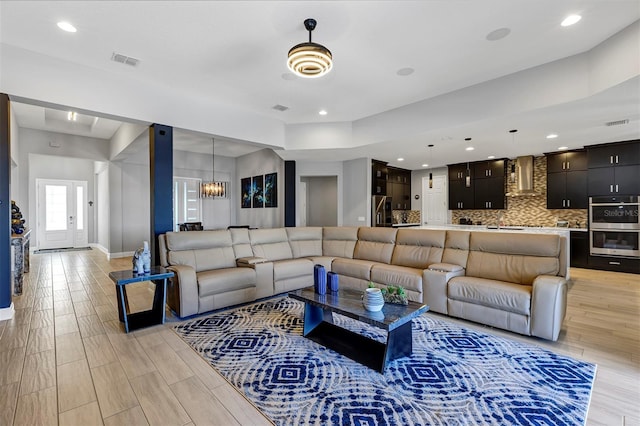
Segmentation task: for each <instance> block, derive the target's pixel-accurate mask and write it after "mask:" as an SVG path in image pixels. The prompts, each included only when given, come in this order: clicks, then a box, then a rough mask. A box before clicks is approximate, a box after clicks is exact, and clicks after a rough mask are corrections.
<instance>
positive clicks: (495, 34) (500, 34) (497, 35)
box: [486, 28, 511, 41]
mask: <svg viewBox="0 0 640 426" xmlns="http://www.w3.org/2000/svg"><path fill="white" fill-rule="evenodd" d="M509 34H511V30H510V29H509V28H498V29H497V30H493V31H491V32H490V33H489V34H487V37H486V39H487V40H489V41H497V40H500V39H503V38H505V37H506V36H508V35H509Z"/></svg>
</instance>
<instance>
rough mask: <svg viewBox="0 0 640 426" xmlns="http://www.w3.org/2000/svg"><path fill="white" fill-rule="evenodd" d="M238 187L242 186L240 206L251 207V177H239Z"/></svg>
mask: <svg viewBox="0 0 640 426" xmlns="http://www.w3.org/2000/svg"><path fill="white" fill-rule="evenodd" d="M240 188H242V201H241V202H240V207H242V208H243V209H246V208H251V197H252V193H251V178H250V177H248V178H242V179H240Z"/></svg>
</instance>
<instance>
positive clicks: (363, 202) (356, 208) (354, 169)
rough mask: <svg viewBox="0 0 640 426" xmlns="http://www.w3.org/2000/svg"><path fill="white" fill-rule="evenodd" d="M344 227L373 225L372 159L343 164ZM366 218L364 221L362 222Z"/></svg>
mask: <svg viewBox="0 0 640 426" xmlns="http://www.w3.org/2000/svg"><path fill="white" fill-rule="evenodd" d="M343 171H344V189H343V200H344V201H343V215H342V225H344V226H370V225H371V159H369V158H358V159H355V160H350V161H345V162H344V163H343ZM362 218H364V221H363V220H361V219H362Z"/></svg>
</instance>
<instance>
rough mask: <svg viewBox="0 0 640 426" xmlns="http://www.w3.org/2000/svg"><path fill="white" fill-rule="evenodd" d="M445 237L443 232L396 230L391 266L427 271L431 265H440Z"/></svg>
mask: <svg viewBox="0 0 640 426" xmlns="http://www.w3.org/2000/svg"><path fill="white" fill-rule="evenodd" d="M445 236H446V231H444V230H442V231H439V230H431V229H400V230H398V234H397V236H396V245H395V248H394V249H393V256H392V257H391V264H393V265H400V266H408V267H410V268H419V269H427V268H428V267H429V265H431V264H432V263H440V261H441V260H442V250H443V247H444V240H445Z"/></svg>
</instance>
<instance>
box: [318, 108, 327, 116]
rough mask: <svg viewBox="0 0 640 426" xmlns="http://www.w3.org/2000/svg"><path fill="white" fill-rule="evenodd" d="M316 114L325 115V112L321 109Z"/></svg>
mask: <svg viewBox="0 0 640 426" xmlns="http://www.w3.org/2000/svg"><path fill="white" fill-rule="evenodd" d="M318 114H320V115H327V111H325V110H324V109H321V110H320V111H318Z"/></svg>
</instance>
